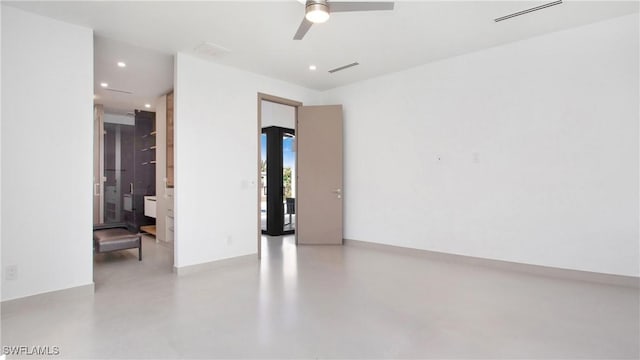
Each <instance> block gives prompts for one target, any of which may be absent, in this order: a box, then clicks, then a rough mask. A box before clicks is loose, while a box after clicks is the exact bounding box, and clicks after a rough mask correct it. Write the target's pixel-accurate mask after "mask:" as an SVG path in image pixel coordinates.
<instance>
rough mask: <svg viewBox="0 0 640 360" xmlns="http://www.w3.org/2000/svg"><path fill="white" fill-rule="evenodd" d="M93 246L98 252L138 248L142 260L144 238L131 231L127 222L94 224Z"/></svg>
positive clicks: (139, 258)
mask: <svg viewBox="0 0 640 360" xmlns="http://www.w3.org/2000/svg"><path fill="white" fill-rule="evenodd" d="M93 248H94V249H95V251H96V252H97V253H105V252H111V251H119V250H126V249H135V248H137V249H138V260H139V261H140V260H142V238H141V236H140V234H139V233H135V232H132V231H129V229H128V228H127V225H126V224H99V225H94V226H93Z"/></svg>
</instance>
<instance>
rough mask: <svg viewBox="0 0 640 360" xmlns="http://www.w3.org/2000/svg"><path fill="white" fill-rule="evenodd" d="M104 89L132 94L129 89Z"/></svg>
mask: <svg viewBox="0 0 640 360" xmlns="http://www.w3.org/2000/svg"><path fill="white" fill-rule="evenodd" d="M105 90H107V91H113V92H117V93H122V94H133V93H132V92H131V91H127V90H118V89H105Z"/></svg>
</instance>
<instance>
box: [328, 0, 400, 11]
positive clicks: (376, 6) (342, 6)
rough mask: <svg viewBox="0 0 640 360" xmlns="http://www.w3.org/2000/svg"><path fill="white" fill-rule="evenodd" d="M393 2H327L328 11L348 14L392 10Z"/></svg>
mask: <svg viewBox="0 0 640 360" xmlns="http://www.w3.org/2000/svg"><path fill="white" fill-rule="evenodd" d="M393 4H394V3H393V1H386V2H382V1H367V2H362V1H329V11H331V12H332V13H334V12H348V11H376V10H393Z"/></svg>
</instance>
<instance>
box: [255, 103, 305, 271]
mask: <svg viewBox="0 0 640 360" xmlns="http://www.w3.org/2000/svg"><path fill="white" fill-rule="evenodd" d="M263 100H264V101H268V102H272V103H276V104H281V105H288V106H293V107H294V108H295V121H294V124H295V125H294V128H293V130H294V131H296V132H297V124H298V107H300V106H302V102H300V101H296V100H291V99H286V98H283V97H279V96H274V95H269V94H265V93H261V92H259V93H258V131H256V142H257V144H258V146H257V148H258V156H257V162H256V179H257V181H256V204H257V210H258V211H256V218H257V222H256V225H257V226H256V237H257V239H258V241H257V242H258V259H260V258H261V257H262V224H261V219H260V192H261V190H262V189H261V188H262V186H261V171H260V160H261V158H262V153H261V147H260V137H261V135H262V101H263ZM296 140H297V139H296ZM295 149H296V153H297V150H298V142H297V141H296V142H295ZM297 167H298V157H297V156H296V168H297ZM297 186H298V182H297V181H296V188H297ZM296 192H297V191H296ZM297 201H298V200H297V199H296V209H297V208H298V204H297ZM294 236H295V238H296V244H297V243H298V235H297V233H295V234H294Z"/></svg>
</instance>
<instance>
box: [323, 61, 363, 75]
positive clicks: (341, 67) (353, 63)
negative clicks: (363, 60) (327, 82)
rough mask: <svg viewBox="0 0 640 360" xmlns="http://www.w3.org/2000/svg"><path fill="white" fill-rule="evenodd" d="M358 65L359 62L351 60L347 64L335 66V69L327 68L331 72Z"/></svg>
mask: <svg viewBox="0 0 640 360" xmlns="http://www.w3.org/2000/svg"><path fill="white" fill-rule="evenodd" d="M358 65H360V63H358V62H357V61H356V62H352V63H351V64H347V65H344V66H340V67H337V68H335V69H331V70H329V72H330V73H332V74H333V73H335V72H338V71H342V70H345V69H348V68H350V67H354V66H358Z"/></svg>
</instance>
